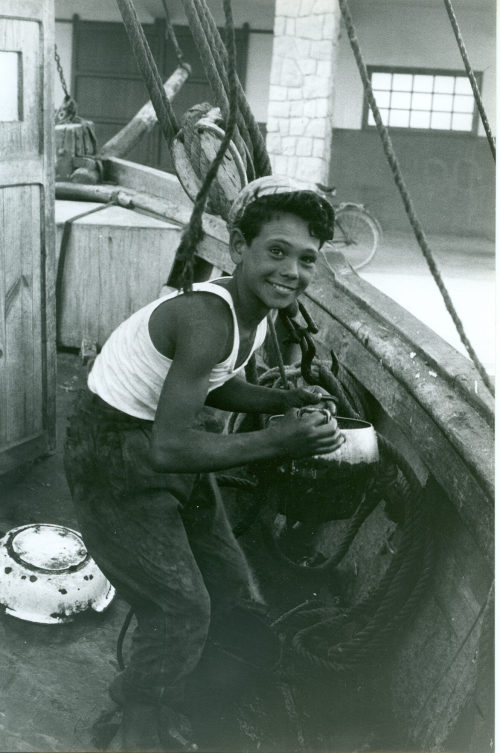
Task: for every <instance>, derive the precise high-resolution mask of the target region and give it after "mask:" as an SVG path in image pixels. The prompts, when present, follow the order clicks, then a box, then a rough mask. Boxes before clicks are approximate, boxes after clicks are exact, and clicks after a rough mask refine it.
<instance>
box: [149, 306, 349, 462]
mask: <svg viewBox="0 0 500 753" xmlns="http://www.w3.org/2000/svg"><path fill="white" fill-rule="evenodd" d="M187 300H189V309H188V308H187V306H186V307H185V310H184V311H183V312H181V313H180V314H179V317H178V321H177V326H176V332H177V333H178V335H177V336H176V341H175V354H174V358H173V362H172V365H171V367H170V370H169V373H168V375H167V378H166V380H165V383H164V386H163V389H162V392H161V395H160V400H159V403H158V408H157V412H156V418H155V422H154V427H153V445H152V453H153V464H154V467H155V468H156V469H157V470H159V471H166V472H178V473H195V472H199V471H215V470H221V469H224V468H231V467H233V466H236V465H242V464H245V463H249V462H253V461H258V460H264V459H270V458H274V457H276V458H277V457H283V456H287V457H304V456H308V455H312V454H319V453H325V452H331V451H332V450H334V449H336V447H337V446H338V445H339V444H340V441H339V433H338V429H337V427H336V425H335V426H333V425H332V424H330V425H324V424H323V425H321V421H322V418H321V417H320V416H318V417H316V416H312V415H309V416H307V417H304V418H301V419H297V418H295V417H292V416H288V417H287V418H285V419H284V420H283V421H281V422H279V424H278V423H276V424H273V425H272V426H271V427H269V428H268V429H264V430H262V431H256V432H248V433H246V434H243V433H242V434H233V435H230V436H226V435H221V434H210V433H207V432H204V431H200V430H198V429H193V428H192V427H193V425H194V424H195V421H196V418H197V415H198V413H199V412H200V410H201V409H202V407H203V405H204V404H205V401H206V397H207V392H208V386H209V376H210V372H211V370H212V368H213V367H214V366H215V364H216V363H219V362H220V361H221V360H222V359H223V357H224V347H223V346H224V345H225V343H226V342H227V334H228V331H229V329H228V328H230V326H231V325H230V321H229V319H225V318H224V317H221V316H220V309H218V310H217V311H216V313H218V314H219V316H211V314H212V313H213V312H208V311H207V307H206V301H205V302H204V301H202V300H198V299H197V297H196V296H193V297H192V298H190V299H187ZM209 315H210V318H207V317H208V316H209ZM207 321H209V322H210V326H209V327H207ZM221 343H222V346H221ZM247 386H248V385H247ZM257 389H259V393H260V389H264V388H257ZM274 399H275V397H274V396H273V400H274ZM272 410H273V411H274V406H272ZM278 412H280V411H278Z"/></svg>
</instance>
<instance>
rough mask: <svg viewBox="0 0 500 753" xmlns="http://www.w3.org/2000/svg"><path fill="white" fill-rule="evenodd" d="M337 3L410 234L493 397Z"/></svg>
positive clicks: (347, 17)
mask: <svg viewBox="0 0 500 753" xmlns="http://www.w3.org/2000/svg"><path fill="white" fill-rule="evenodd" d="M338 2H339V6H340V9H341V12H342V16H343V19H344V23H345V25H346V29H347V33H348V36H349V41H350V43H351V48H352V51H353V53H354V57H355V59H356V63H357V65H358V69H359V73H360V76H361V80H362V82H363V87H364V90H365V94H366V98H367V100H368V103H369V105H370V108H371V111H372V113H373V117H374V119H375V123H376V126H377V130H378V132H379V135H380V138H381V139H382V146H383V149H384V153H385V156H386V158H387V161H388V163H389V166H390V168H391V172H392V175H393V178H394V181H395V183H396V186H397V188H398V190H399V193H400V196H401V199H402V201H403V205H404V208H405V211H406V214H407V216H408V219H409V221H410V224H411V226H412V228H413V232H414V234H415V237H416V239H417V241H418V244H419V246H420V248H421V250H422V253H423V255H424V258H425V260H426V262H427V265H428V267H429V269H430V271H431V274H432V276H433V278H434V281H435V282H436V285H437V286H438V288H439V292H440V293H441V296H442V298H443V301H444V303H445V306H446V309H447V311H448V313H449V314H450V316H451V318H452V320H453V323H454V325H455V328H456V330H457V332H458V334H459V336H460V339H461V341H462V343H463V344H464V346H465V348H466V350H467V353H468V354H469V356H470V358H471V360H472V362H473V364H474V366H475V367H476V369H477V371H478V373H479V375H480V376H481V379H482V380H483V382H484V384H485V386H486V388H487V389H488V391H489V392H490V393H491V394H492V395H494V394H495V389H494V387H493V384H492V382H491V379H490V377H489V376H488V373H487V371H486V369H485V368H484V366H483V364H482V363H481V361H480V360H479V357H478V356H477V354H476V351H475V350H474V348H473V347H472V344H471V342H470V340H469V338H468V337H467V335H466V333H465V330H464V327H463V324H462V321H461V319H460V317H459V316H458V314H457V311H456V309H455V306H454V305H453V302H452V300H451V298H450V295H449V293H448V290H447V289H446V286H445V284H444V281H443V279H442V277H441V274H440V272H439V269H438V267H437V264H436V261H435V259H434V256H433V253H432V250H431V249H430V247H429V244H428V242H427V238H426V235H425V232H424V229H423V227H422V224H421V222H420V220H419V218H418V216H417V213H416V211H415V208H414V205H413V201H412V199H411V196H410V194H409V191H408V188H407V186H406V183H405V180H404V178H403V174H402V172H401V168H400V166H399V162H398V158H397V156H396V153H395V151H394V147H393V144H392V140H391V137H390V136H389V131H388V129H387V128H386V126H385V125H384V123H383V121H382V116H381V114H380V110H379V108H378V105H377V102H376V100H375V96H374V94H373V89H372V86H371V81H370V76H369V73H368V69H367V67H366V63H365V61H364V58H363V54H362V52H361V47H360V44H359V41H358V38H357V35H356V29H355V26H354V22H353V19H352V16H351V13H350V10H349V6H348V3H347V0H338Z"/></svg>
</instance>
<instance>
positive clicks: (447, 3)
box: [444, 0, 496, 161]
mask: <svg viewBox="0 0 500 753" xmlns="http://www.w3.org/2000/svg"><path fill="white" fill-rule="evenodd" d="M444 4H445V6H446V11H447V13H448V17H449V19H450V23H451V25H452V28H453V31H454V33H455V39H456V40H457V44H458V49H459V50H460V54H461V56H462V60H463V63H464V67H465V70H466V71H467V75H468V77H469V81H470V85H471V87H472V91H473V92H474V99H475V100H476V105H477V109H478V111H479V114H480V116H481V120H482V122H483V127H484V130H485V133H486V138H487V139H488V144H489V145H490V149H491V153H492V155H493V159H494V160H495V161H496V147H495V139H494V138H493V134H492V132H491V127H490V123H489V121H488V116H487V115H486V111H485V109H484V105H483V100H482V98H481V92H480V91H479V87H478V85H477V80H476V77H475V75H474V71H473V70H472V66H471V64H470V60H469V56H468V54H467V50H466V49H465V44H464V40H463V38H462V35H461V33H460V27H459V25H458V21H457V17H456V15H455V11H454V10H453V5H452V4H451V0H444Z"/></svg>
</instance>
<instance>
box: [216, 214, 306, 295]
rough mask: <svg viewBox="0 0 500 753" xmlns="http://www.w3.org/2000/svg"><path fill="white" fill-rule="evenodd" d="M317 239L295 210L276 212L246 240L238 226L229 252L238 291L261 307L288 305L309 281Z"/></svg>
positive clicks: (233, 234)
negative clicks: (233, 264) (234, 266)
mask: <svg viewBox="0 0 500 753" xmlns="http://www.w3.org/2000/svg"><path fill="white" fill-rule="evenodd" d="M319 247H320V241H319V240H318V238H314V237H313V236H311V234H310V232H309V226H308V223H307V222H306V221H305V220H303V219H302V218H300V217H297V215H295V214H291V213H289V212H276V213H275V214H273V215H272V217H271V219H270V220H269V221H268V222H264V223H263V224H262V227H261V229H260V232H259V234H258V235H256V236H255V237H254V238H253V239H252V240H251V241H250V242H249V243H247V242H246V241H245V239H244V237H243V235H242V233H241V231H239V230H234V231H233V233H232V237H231V255H232V258H233V261H234V262H236V264H237V265H238V268H237V272H236V273H235V274H236V276H237V278H238V283H239V290H240V293H243V294H245V296H246V298H247V300H250V299H253V300H254V302H255V306H258V305H259V304H260V306H261V308H262V309H268V310H269V309H273V308H276V309H281V308H286V307H287V306H289V305H290V304H291V303H293V301H295V299H296V298H297V296H298V295H300V294H301V293H303V292H304V290H305V289H306V288H307V286H308V285H309V283H310V281H311V278H312V275H313V272H314V267H315V264H316V260H317V258H318V253H319Z"/></svg>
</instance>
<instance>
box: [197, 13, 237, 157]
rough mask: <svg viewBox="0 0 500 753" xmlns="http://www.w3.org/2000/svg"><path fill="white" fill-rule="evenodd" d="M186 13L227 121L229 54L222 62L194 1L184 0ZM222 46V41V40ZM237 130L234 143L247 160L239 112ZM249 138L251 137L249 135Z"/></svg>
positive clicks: (215, 96) (217, 100)
mask: <svg viewBox="0 0 500 753" xmlns="http://www.w3.org/2000/svg"><path fill="white" fill-rule="evenodd" d="M184 6H185V12H186V16H187V17H188V21H189V28H190V30H191V33H192V35H193V38H194V40H195V42H196V44H197V46H198V48H199V50H200V57H201V60H202V62H203V66H204V68H205V71H206V73H207V78H208V83H209V85H210V88H211V90H212V93H213V96H214V98H215V101H216V103H217V105H218V106H219V107H220V109H221V112H222V115H223V117H224V118H225V119H227V117H228V113H229V96H230V86H229V79H228V76H227V73H226V67H227V64H228V63H227V54H226V63H225V64H223V63H222V62H221V56H220V55H219V54H218V51H217V47H216V45H215V44H214V43H213V41H212V40H211V39H210V38H209V36H208V30H207V28H206V25H205V24H204V23H203V22H202V20H201V18H200V16H199V13H198V7H197V5H196V3H195V2H194V0H184ZM220 42H221V45H222V40H220ZM236 118H237V121H236V123H237V128H236V129H235V132H234V136H233V139H234V142H235V144H236V147H237V149H238V151H239V152H240V154H241V155H242V157H243V159H244V158H245V148H244V147H243V145H242V141H243V139H242V136H241V133H240V131H241V132H243V133H244V132H245V129H246V126H245V123H244V121H243V118H242V115H241V113H240V112H239V110H238V112H237V115H236ZM247 138H248V139H249V136H248V134H247Z"/></svg>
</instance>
